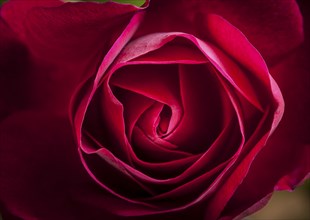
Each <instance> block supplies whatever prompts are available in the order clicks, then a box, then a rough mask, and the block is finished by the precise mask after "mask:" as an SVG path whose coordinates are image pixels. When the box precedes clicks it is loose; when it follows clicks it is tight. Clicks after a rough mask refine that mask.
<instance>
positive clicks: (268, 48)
mask: <svg viewBox="0 0 310 220" xmlns="http://www.w3.org/2000/svg"><path fill="white" fill-rule="evenodd" d="M148 10H149V11H148V17H147V19H146V21H145V25H144V26H143V27H142V28H141V31H140V33H139V35H141V34H145V33H151V32H161V31H165V32H168V31H181V32H187V33H190V34H193V35H195V36H197V37H199V38H201V39H204V40H207V39H208V29H207V28H206V27H207V22H208V19H207V16H206V15H207V14H208V13H214V14H218V15H220V16H222V17H224V18H225V19H227V20H228V21H229V22H231V23H232V24H233V25H235V26H236V27H237V28H239V29H240V30H241V31H242V32H243V33H244V34H245V35H246V36H247V37H248V38H249V40H250V41H251V42H252V43H253V45H254V46H255V47H256V48H257V49H258V50H259V51H260V52H261V53H262V55H263V57H264V58H265V60H266V61H267V62H268V63H272V62H274V61H277V59H278V58H279V57H281V56H282V55H284V54H286V53H288V52H289V51H290V50H291V49H294V48H295V47H296V46H298V45H299V43H300V42H301V41H302V38H303V35H302V18H301V15H300V12H299V9H298V6H297V4H296V2H295V1H294V0H274V1H268V0H265V1H260V0H248V1H244V0H237V1H213V0H197V1H187V0H171V1H164V0H153V1H151V3H150V7H149V8H148Z"/></svg>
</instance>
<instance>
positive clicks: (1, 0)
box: [0, 0, 6, 220]
mask: <svg viewBox="0 0 310 220" xmlns="http://www.w3.org/2000/svg"><path fill="white" fill-rule="evenodd" d="M5 1H6V0H0V5H2V3H3V2H5ZM0 220H1V219H0Z"/></svg>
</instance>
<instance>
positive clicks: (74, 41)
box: [1, 0, 138, 111]
mask: <svg viewBox="0 0 310 220" xmlns="http://www.w3.org/2000/svg"><path fill="white" fill-rule="evenodd" d="M137 10H138V9H137V8H136V7H134V6H131V5H123V4H117V3H112V2H109V3H104V4H97V3H91V2H88V3H63V2H61V1H56V0H55V1H52V0H48V1H40V0H37V1H34V0H31V1H18V0H16V1H9V2H8V3H6V4H4V5H3V8H1V16H2V18H3V19H4V20H5V22H6V23H7V24H8V25H9V26H10V27H11V28H12V29H13V30H14V31H15V33H16V34H17V36H18V38H20V39H21V40H22V41H23V42H24V43H25V45H26V46H27V50H28V51H29V52H30V55H31V60H32V69H31V74H30V75H29V76H27V77H28V78H31V80H29V82H28V84H29V90H30V91H29V93H30V95H31V97H32V99H33V100H35V104H37V105H40V106H44V107H48V108H49V109H51V110H52V109H53V110H57V111H67V107H68V103H69V102H70V97H71V96H72V93H73V91H74V90H75V89H76V87H77V85H78V84H79V83H81V82H82V81H84V80H85V78H88V77H89V76H91V75H94V74H95V73H96V70H97V68H98V67H99V65H100V62H101V60H102V59H103V57H104V56H105V55H106V54H107V52H108V51H109V50H110V48H111V46H112V45H113V43H114V42H115V41H116V39H117V38H118V37H119V35H120V34H121V33H122V31H123V30H124V29H125V27H126V25H127V24H128V22H129V21H130V19H131V17H132V16H133V14H134V13H135V12H136V11H137ZM1 34H2V33H1ZM55 88H57V89H55Z"/></svg>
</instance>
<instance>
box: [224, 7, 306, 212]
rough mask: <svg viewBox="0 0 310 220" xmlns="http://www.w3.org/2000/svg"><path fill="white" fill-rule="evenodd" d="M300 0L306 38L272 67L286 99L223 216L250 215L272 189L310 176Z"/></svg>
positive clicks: (287, 187)
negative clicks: (279, 117)
mask: <svg viewBox="0 0 310 220" xmlns="http://www.w3.org/2000/svg"><path fill="white" fill-rule="evenodd" d="M301 2H302V1H301ZM302 3H303V4H301V10H302V12H303V14H304V27H305V33H306V37H305V42H304V44H302V45H301V47H300V48H299V49H298V50H297V51H295V52H294V53H292V54H291V56H290V57H288V58H287V59H285V60H284V61H283V62H282V63H281V64H279V65H277V66H275V67H274V68H272V69H271V73H272V74H273V76H274V77H275V80H276V81H277V82H278V85H279V86H280V89H281V91H282V94H283V96H284V100H285V103H286V109H285V113H284V117H283V119H282V121H281V123H280V124H279V127H278V128H277V130H276V131H275V133H274V134H273V136H272V137H271V138H270V140H269V142H268V143H267V145H266V147H265V148H264V150H262V152H261V153H260V154H259V155H258V156H257V158H256V159H255V160H254V162H253V165H252V167H251V169H250V170H249V174H248V176H247V177H246V178H245V180H244V182H243V183H242V184H241V185H240V186H239V188H238V190H237V191H236V193H235V195H234V196H233V197H232V199H231V201H230V202H229V203H228V205H227V207H226V209H225V211H224V212H223V213H222V216H226V217H229V218H233V217H236V216H237V215H239V216H238V218H242V217H244V216H246V215H249V214H250V213H252V212H254V211H256V210H257V209H259V208H261V205H260V204H261V203H266V202H267V201H268V197H269V194H271V193H272V192H273V191H274V190H293V189H294V188H295V187H296V186H297V185H298V184H300V183H301V182H302V181H303V180H304V178H309V173H310V138H309V132H310V117H309V112H310V103H309V100H310V94H309V88H310V65H309V62H308V57H309V56H310V53H309V51H310V17H309V9H310V8H309V2H308V1H303V2H302ZM263 198H266V199H263ZM264 200H265V201H264ZM261 201H264V202H261ZM236 204H238V207H237V206H236ZM251 206H252V207H251Z"/></svg>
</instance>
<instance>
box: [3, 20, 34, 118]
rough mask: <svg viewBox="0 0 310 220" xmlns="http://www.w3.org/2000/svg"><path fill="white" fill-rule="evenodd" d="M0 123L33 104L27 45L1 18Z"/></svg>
mask: <svg viewBox="0 0 310 220" xmlns="http://www.w3.org/2000/svg"><path fill="white" fill-rule="evenodd" d="M0 33H1V34H0V121H1V120H2V119H3V118H4V117H5V116H7V115H9V114H10V113H11V112H12V111H15V110H17V109H20V108H23V107H25V106H26V105H27V104H29V102H31V101H30V100H29V99H30V98H29V96H28V90H27V89H28V85H26V83H25V81H26V76H27V75H28V74H29V69H30V65H29V57H28V52H27V49H26V47H25V45H23V44H22V42H20V41H19V40H18V38H17V36H16V34H15V33H14V32H13V31H12V30H11V29H10V28H9V27H8V26H7V24H6V23H5V21H4V20H3V19H2V18H0Z"/></svg>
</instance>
